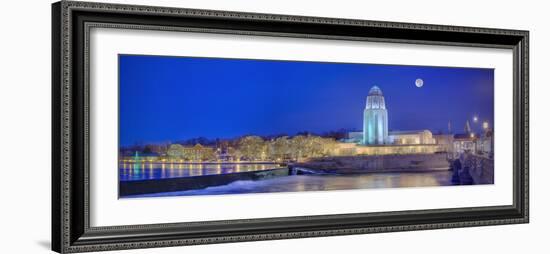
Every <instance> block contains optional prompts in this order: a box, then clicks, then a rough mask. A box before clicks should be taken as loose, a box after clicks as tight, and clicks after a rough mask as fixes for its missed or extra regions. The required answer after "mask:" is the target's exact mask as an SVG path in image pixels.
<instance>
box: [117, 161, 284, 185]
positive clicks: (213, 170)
mask: <svg viewBox="0 0 550 254" xmlns="http://www.w3.org/2000/svg"><path fill="white" fill-rule="evenodd" d="M278 167H279V166H278V165H276V164H270V163H254V164H237V163H233V164H230V163H225V164H224V163H211V164H207V163H202V164H201V163H183V164H178V163H152V162H143V163H121V164H120V165H119V176H120V181H136V180H149V179H166V178H177V177H190V176H203V175H219V174H228V173H237V172H248V171H258V170H267V169H272V168H278Z"/></svg>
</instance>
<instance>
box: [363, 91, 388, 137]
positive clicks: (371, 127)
mask: <svg viewBox="0 0 550 254" xmlns="http://www.w3.org/2000/svg"><path fill="white" fill-rule="evenodd" d="M387 143H388V110H386V102H385V101H384V95H383V94H382V90H380V88H378V87H377V86H373V87H372V88H371V89H370V91H369V95H368V96H367V103H366V106H365V110H364V111H363V144H364V145H383V144H387Z"/></svg>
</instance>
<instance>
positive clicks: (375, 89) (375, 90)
mask: <svg viewBox="0 0 550 254" xmlns="http://www.w3.org/2000/svg"><path fill="white" fill-rule="evenodd" d="M370 95H380V96H384V95H383V94H382V90H380V88H379V87H378V86H373V87H372V88H371V89H370V91H369V96H370Z"/></svg>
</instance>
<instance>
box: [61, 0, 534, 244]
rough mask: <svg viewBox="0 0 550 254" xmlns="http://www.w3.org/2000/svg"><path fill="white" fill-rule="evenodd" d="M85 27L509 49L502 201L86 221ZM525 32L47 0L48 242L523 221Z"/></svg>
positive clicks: (194, 240) (252, 237)
mask: <svg viewBox="0 0 550 254" xmlns="http://www.w3.org/2000/svg"><path fill="white" fill-rule="evenodd" d="M91 27H113V28H122V29H146V30H171V31H195V32H209V33H235V34H248V35H259V36H283V37H305V38H323V39H335V40H359V41H380V42H395V43H411V44H427V45H457V46H469V47H485V48H505V49H511V50H513V55H514V60H513V61H514V62H513V66H514V75H513V78H514V80H513V84H514V85H513V86H514V98H513V99H514V102H513V119H514V123H513V128H514V135H513V137H510V138H513V140H514V141H513V143H514V152H513V154H514V156H513V171H514V179H513V181H514V184H513V185H514V193H513V195H514V197H513V205H511V206H490V207H465V208H456V209H434V210H416V211H403V212H377V213H357V214H341V215H320V216H298V217H285V218H266V219H245V220H230V221H212V222H193V223H185V222H182V223H172V224H152V225H131V226H114V227H90V225H89V192H88V188H89V185H88V184H89V182H88V175H89V168H88V166H89V165H88V156H89V154H88V153H89V151H88V148H89V144H88V141H89V131H88V128H89V122H88V119H89V118H88V113H89V112H88V104H89V101H88V99H89V98H88V96H89V94H88V89H89V86H88V71H89V69H88V65H87V64H88V63H87V61H88V46H89V41H88V37H87V35H88V31H89V29H90V28H91ZM528 38H529V33H528V31H518V30H503V29H488V28H474V27H457V26H441V25H426V24H411V23H394V22H380V21H365V20H350V19H332V18H318V17H302V16H285V15H272V14H256V13H239V12H225V11H210V10H194V9H176V8H164V7H151V6H133V5H118V4H103V3H87V2H70V1H62V2H57V3H54V4H53V6H52V249H53V250H54V251H57V252H63V253H70V252H85V251H100V250H115V249H131V248H149V247H163V246H178V245H191V244H207V243H222V242H237V241H257V240H273V239H285V238H298V237H318V236H332V235H344V234H363V233H374V232H392V231H403V230H421V229H437V228H452V227H470V226H483V225H497V224H512V223H527V222H528V220H529V215H528V203H529V202H528V201H529V195H528V194H529V184H528V165H529V164H528V158H529V155H528V151H529V135H528V130H529V122H528V116H529V115H528V114H529V111H528V105H529V104H528V102H529V97H528V94H529V92H528V72H529V60H528V59H529V51H528Z"/></svg>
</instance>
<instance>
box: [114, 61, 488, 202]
mask: <svg viewBox="0 0 550 254" xmlns="http://www.w3.org/2000/svg"><path fill="white" fill-rule="evenodd" d="M118 64H119V109H118V110H119V112H118V115H119V131H118V132H119V142H118V143H119V151H118V178H119V186H118V194H119V198H146V197H169V196H197V195H230V194H231V195H232V194H251V193H281V192H305V191H336V190H357V189H374V188H402V187H409V188H410V187H438V188H445V186H460V187H461V188H467V186H468V185H480V184H494V167H493V166H494V156H495V154H494V135H493V134H494V70H493V69H486V68H458V67H444V66H409V65H382V64H366V63H337V62H308V61H283V60H257V59H229V58H201V57H179V56H153V55H151V56H149V55H125V54H123V55H119V56H118Z"/></svg>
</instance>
